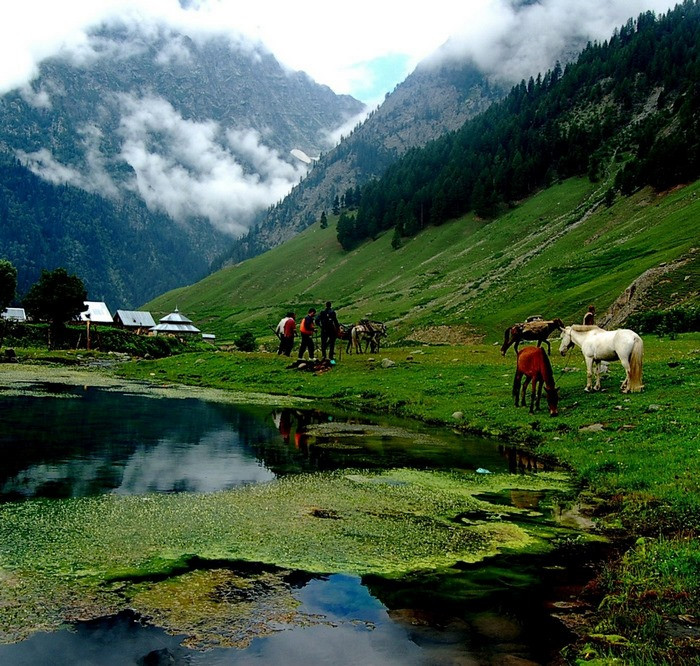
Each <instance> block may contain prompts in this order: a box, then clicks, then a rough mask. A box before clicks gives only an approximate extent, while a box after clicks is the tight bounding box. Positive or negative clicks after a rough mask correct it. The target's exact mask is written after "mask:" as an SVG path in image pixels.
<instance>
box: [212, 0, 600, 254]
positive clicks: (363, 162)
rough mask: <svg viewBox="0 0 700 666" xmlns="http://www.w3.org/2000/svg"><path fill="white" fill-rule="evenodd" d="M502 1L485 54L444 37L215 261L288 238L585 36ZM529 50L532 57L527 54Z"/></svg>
mask: <svg viewBox="0 0 700 666" xmlns="http://www.w3.org/2000/svg"><path fill="white" fill-rule="evenodd" d="M506 4H508V5H509V7H510V11H511V12H512V14H511V18H512V22H511V23H510V24H509V25H508V26H504V27H503V28H502V32H501V33H500V39H497V38H496V37H495V36H492V37H491V44H490V49H489V50H490V51H491V53H490V57H489V58H487V59H484V58H483V54H482V57H481V58H480V59H478V58H477V56H476V53H472V52H470V51H469V49H467V50H466V52H463V51H465V49H464V44H461V43H462V42H463V39H462V40H460V39H457V38H453V39H450V40H448V41H447V42H446V43H445V44H444V45H443V46H442V47H441V48H439V49H438V50H437V51H436V52H435V53H433V54H432V55H431V56H430V57H428V58H427V59H425V60H424V61H422V62H421V63H419V65H418V66H417V68H416V69H415V71H414V72H413V73H412V74H410V75H409V76H408V77H407V78H406V80H405V81H403V82H402V83H400V84H399V85H397V86H396V88H395V89H394V90H393V91H392V92H391V93H389V94H387V95H386V97H385V99H384V101H383V102H382V104H381V105H380V106H379V107H378V108H376V109H375V110H374V111H372V112H371V113H370V114H369V116H368V117H367V119H366V120H365V121H364V122H363V123H361V124H359V125H357V126H356V127H355V128H354V129H353V130H352V132H351V133H350V134H349V135H348V136H345V137H344V138H343V139H342V140H341V142H340V143H339V145H337V146H336V147H334V148H333V149H331V150H330V151H329V152H327V153H325V154H323V155H322V156H321V158H320V159H319V160H318V161H317V162H316V163H315V164H314V165H313V168H312V169H311V171H310V172H309V174H308V175H307V176H306V177H305V178H304V179H303V180H302V182H301V183H299V185H297V186H295V187H294V188H293V189H292V191H291V192H290V194H289V195H288V196H287V197H285V198H284V200H283V201H281V202H279V203H278V204H276V205H275V206H273V207H271V208H269V209H267V210H266V211H264V212H261V213H260V214H258V215H257V216H256V219H255V224H254V225H253V226H252V227H251V229H250V231H249V232H248V234H246V235H245V236H244V237H243V238H241V239H240V241H238V242H236V243H235V244H234V245H233V246H232V247H231V250H230V252H229V253H228V254H226V255H223V256H222V260H221V262H220V266H223V265H225V264H227V263H235V262H238V261H242V260H244V259H246V258H248V257H253V256H255V255H257V254H260V253H261V252H264V251H266V250H268V249H270V248H271V247H274V246H275V245H278V244H279V243H281V242H284V241H285V240H287V239H289V238H291V237H292V236H293V235H294V234H296V233H298V232H299V231H301V230H302V229H305V228H306V227H307V226H308V225H310V224H312V223H313V222H314V221H315V220H318V219H319V217H320V215H321V213H322V212H323V211H326V212H328V211H330V210H331V209H332V207H333V203H334V200H335V198H336V197H338V198H342V197H343V196H344V195H345V194H346V192H347V191H348V190H351V189H354V188H357V187H361V186H363V185H365V184H366V183H368V182H370V181H371V180H373V179H375V178H378V177H380V176H381V175H382V174H383V173H384V172H385V171H386V169H387V168H389V166H391V165H392V164H394V163H395V162H396V161H397V160H399V159H400V158H401V157H402V156H403V155H405V154H406V152H408V151H410V150H412V149H414V148H421V147H424V146H425V145H427V144H428V143H430V142H431V141H434V140H435V139H438V138H439V137H440V136H442V135H444V134H449V133H450V132H454V131H456V130H458V129H460V128H461V127H462V126H463V125H464V123H465V122H467V121H468V120H470V119H471V118H474V117H475V116H477V115H479V114H480V113H482V112H483V111H485V110H486V109H487V108H488V107H489V106H490V105H491V104H492V103H493V102H495V101H498V100H500V99H502V98H503V97H504V96H505V95H506V94H507V93H508V92H509V90H510V88H511V87H512V85H513V84H514V83H517V82H518V81H519V78H518V77H519V76H526V77H527V76H529V75H530V74H532V75H534V76H536V75H537V70H533V71H530V70H529V69H527V68H528V67H529V66H530V63H532V66H533V67H535V66H536V65H535V64H536V63H541V62H542V61H544V62H545V63H546V66H547V67H552V66H554V65H555V63H556V62H561V63H568V62H570V61H573V60H575V59H576V57H577V55H578V53H579V52H580V51H581V50H582V49H583V48H584V47H585V45H586V43H587V42H588V40H589V39H590V36H589V35H588V34H587V30H588V29H589V28H587V26H585V25H583V24H581V25H576V24H569V25H558V26H556V27H554V28H553V27H551V26H549V27H546V26H542V25H541V24H539V23H538V20H539V19H537V18H536V17H537V16H539V14H538V13H537V10H538V8H539V5H540V3H538V2H531V1H530V0H512V1H511V2H508V3H506ZM540 18H543V17H542V16H540ZM548 20H550V19H548ZM543 30H545V31H548V32H553V33H559V34H558V37H559V39H558V40H554V43H553V44H549V43H548V42H549V39H548V38H547V37H546V36H544V35H543V34H541V33H542V31H543ZM474 41H480V40H478V39H477V40H474ZM460 44H461V46H460ZM474 49H477V47H476V46H475V47H474ZM477 50H478V49H477ZM533 50H534V51H537V55H538V56H539V57H534V56H533V54H532V53H531V52H532V51H533ZM484 60H488V62H485V61H484ZM521 61H522V62H521ZM516 63H517V64H516ZM525 73H527V75H526V74H525Z"/></svg>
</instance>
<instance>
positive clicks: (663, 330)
mask: <svg viewBox="0 0 700 666" xmlns="http://www.w3.org/2000/svg"><path fill="white" fill-rule="evenodd" d="M626 325H627V326H628V327H629V328H631V329H634V330H635V331H637V332H638V333H655V334H657V335H667V334H670V335H673V334H676V333H688V332H690V331H700V307H697V306H692V305H691V306H679V307H675V308H671V309H670V310H647V311H646V312H636V313H634V314H633V315H630V317H629V318H628V319H627V324H626Z"/></svg>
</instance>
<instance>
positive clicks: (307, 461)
mask: <svg viewBox="0 0 700 666" xmlns="http://www.w3.org/2000/svg"><path fill="white" fill-rule="evenodd" d="M43 389H44V390H45V391H47V393H46V394H45V395H43V396H42V397H37V395H20V396H2V397H0V452H1V453H2V456H0V500H4V501H7V500H13V499H22V498H28V497H49V498H61V497H79V496H87V495H94V494H99V493H105V492H110V493H120V494H141V493H149V492H184V491H187V492H214V491H217V490H223V489H228V488H232V487H235V486H240V485H243V484H250V483H260V482H264V481H269V480H271V479H273V478H275V477H277V476H280V475H284V474H294V473H299V472H305V471H316V470H322V471H325V470H334V469H339V468H346V467H354V468H378V467H388V466H412V467H419V468H444V467H452V468H458V469H466V470H474V469H477V468H488V469H489V470H490V471H494V472H495V471H506V470H508V469H511V470H512V471H516V470H523V469H525V468H527V469H533V467H534V466H536V465H537V463H528V464H527V465H525V464H524V463H523V459H522V454H519V455H520V457H518V456H517V455H515V454H512V455H511V453H510V452H508V451H507V450H506V449H504V448H503V447H499V446H497V445H495V444H493V443H492V442H488V441H486V440H483V439H480V438H468V437H464V436H463V435H460V434H452V433H449V432H447V431H444V432H442V431H436V430H435V429H425V430H424V431H421V430H406V429H405V428H404V426H403V424H401V426H400V427H398V426H397V425H396V424H395V423H392V422H390V421H382V422H375V423H374V424H372V425H367V426H366V427H365V428H364V429H363V428H360V429H359V430H355V431H353V430H351V429H350V430H343V429H342V428H341V429H337V428H336V429H335V430H331V431H327V430H323V429H322V428H321V429H320V430H319V426H328V425H329V424H333V425H335V424H338V423H340V422H342V423H344V424H346V425H345V426H344V427H345V428H350V426H351V425H352V424H355V425H357V424H361V423H364V424H366V423H367V419H366V418H360V417H358V416H351V415H340V416H335V417H334V416H329V415H328V414H327V413H324V412H320V411H318V410H292V409H282V410H280V409H278V410H272V409H270V408H264V407H252V406H237V405H228V404H220V403H214V402H205V401H201V400H195V399H162V398H161V399H153V398H148V397H145V396H143V395H134V394H129V393H120V392H114V391H108V390H104V389H99V388H95V387H66V386H60V385H46V386H44V387H43ZM37 414H41V418H38V417H37ZM514 456H515V457H514Z"/></svg>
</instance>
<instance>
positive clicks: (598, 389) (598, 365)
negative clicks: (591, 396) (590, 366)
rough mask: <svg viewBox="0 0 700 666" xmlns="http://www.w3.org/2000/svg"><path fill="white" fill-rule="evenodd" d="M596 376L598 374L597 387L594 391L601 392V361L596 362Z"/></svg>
mask: <svg viewBox="0 0 700 666" xmlns="http://www.w3.org/2000/svg"><path fill="white" fill-rule="evenodd" d="M595 374H596V378H595V387H594V389H593V390H594V391H600V361H596V362H595Z"/></svg>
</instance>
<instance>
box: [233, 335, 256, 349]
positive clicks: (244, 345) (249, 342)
mask: <svg viewBox="0 0 700 666" xmlns="http://www.w3.org/2000/svg"><path fill="white" fill-rule="evenodd" d="M234 342H235V344H236V347H237V348H238V349H239V350H240V351H244V352H252V351H255V349H256V343H255V336H254V335H253V334H252V333H251V332H250V331H246V332H245V333H242V334H241V335H240V336H239V337H238V338H236V339H235V340H234Z"/></svg>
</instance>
